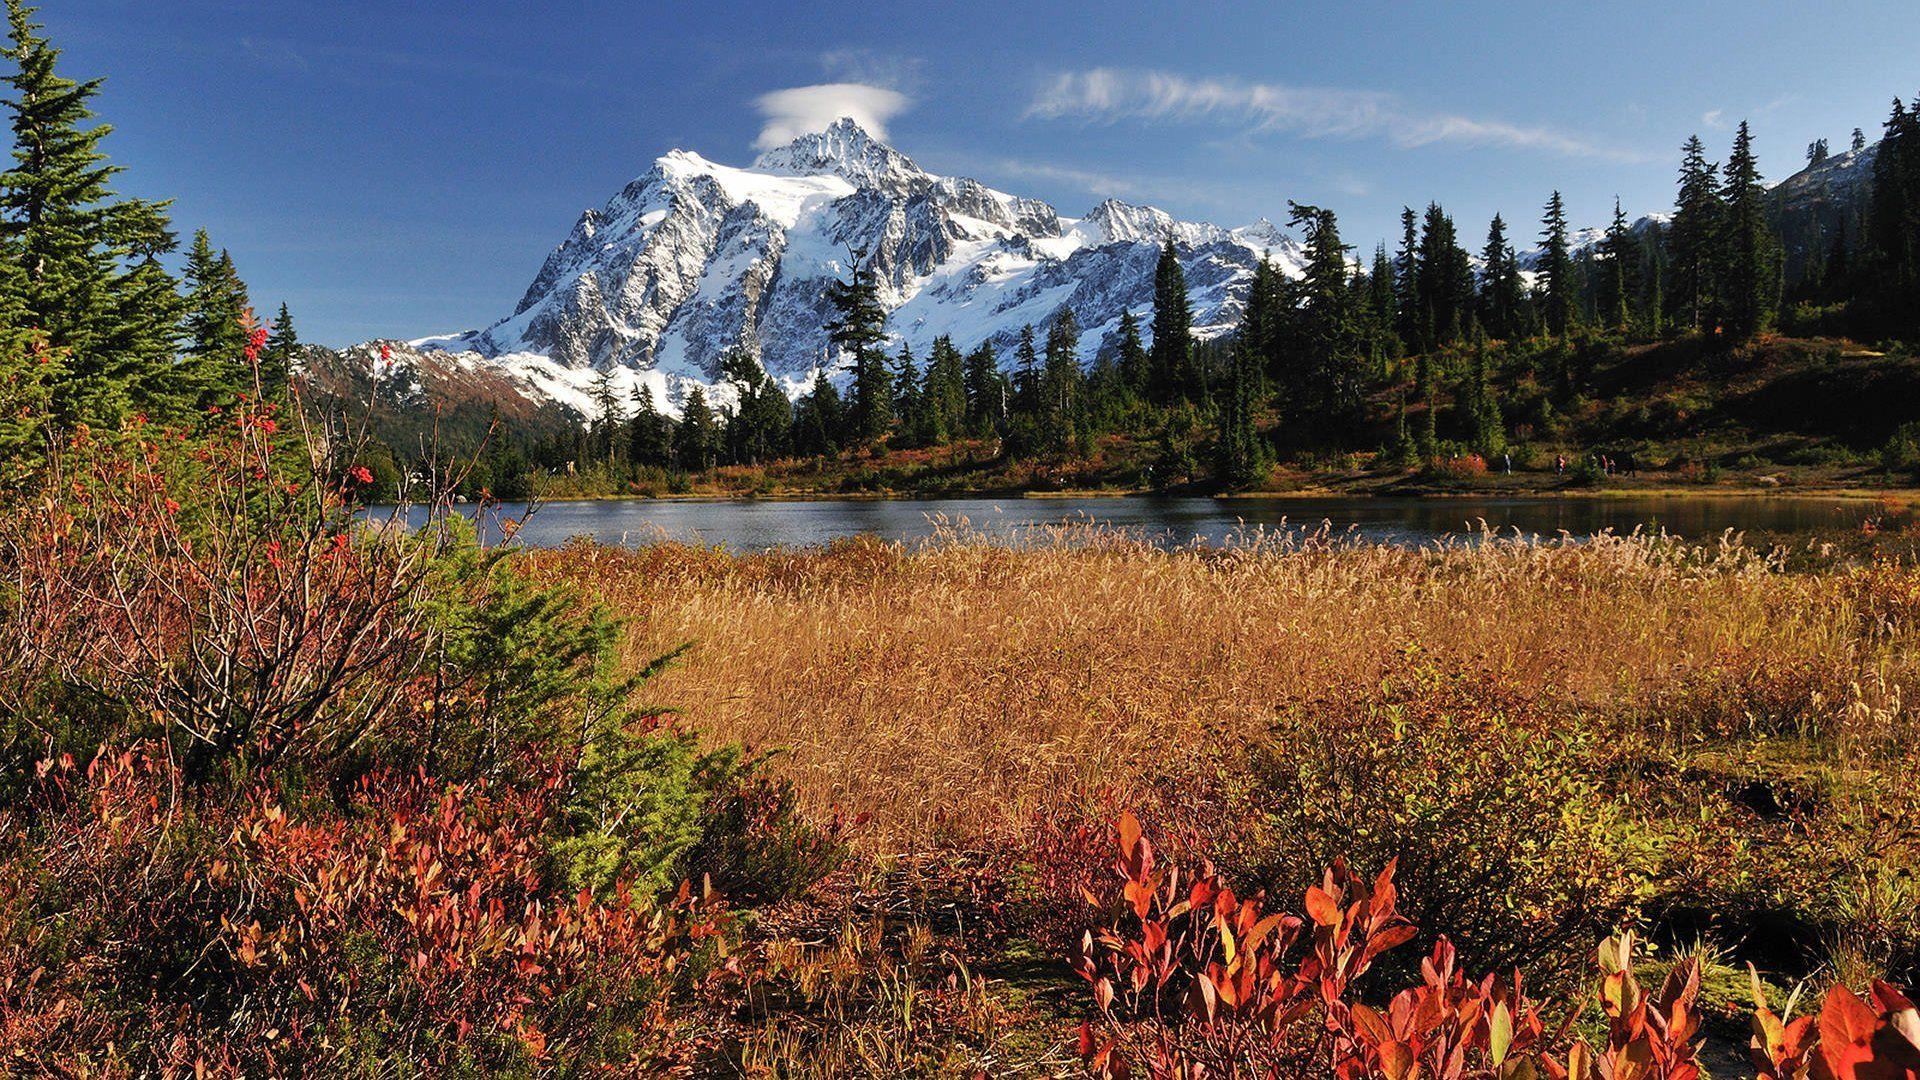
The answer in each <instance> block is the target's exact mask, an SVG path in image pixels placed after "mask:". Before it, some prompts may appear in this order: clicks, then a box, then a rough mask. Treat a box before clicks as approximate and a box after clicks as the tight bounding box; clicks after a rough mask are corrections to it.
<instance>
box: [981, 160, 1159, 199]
mask: <svg viewBox="0 0 1920 1080" xmlns="http://www.w3.org/2000/svg"><path fill="white" fill-rule="evenodd" d="M987 165H988V168H990V169H991V170H992V171H994V172H998V173H1000V174H1002V175H1005V176H1011V177H1016V178H1018V179H1021V180H1041V181H1047V182H1050V183H1056V184H1068V185H1070V186H1072V187H1076V188H1079V189H1080V190H1082V191H1086V192H1090V193H1092V194H1094V195H1102V196H1107V195H1110V196H1113V197H1115V198H1131V197H1133V196H1136V195H1138V194H1140V185H1138V184H1136V183H1134V182H1133V181H1131V180H1123V179H1121V178H1120V177H1117V176H1109V175H1107V174H1105V173H1097V172H1089V171H1087V170H1085V169H1074V168H1068V167H1066V166H1061V165H1049V164H1047V163H1045V162H1040V161H1022V160H1020V159H1018V158H995V159H993V160H992V161H990V162H988V163H987Z"/></svg>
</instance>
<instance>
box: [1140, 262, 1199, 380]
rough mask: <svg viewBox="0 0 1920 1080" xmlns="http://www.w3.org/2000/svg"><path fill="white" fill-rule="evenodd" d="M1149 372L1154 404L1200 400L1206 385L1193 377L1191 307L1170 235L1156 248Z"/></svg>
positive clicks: (1185, 280)
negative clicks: (1156, 261)
mask: <svg viewBox="0 0 1920 1080" xmlns="http://www.w3.org/2000/svg"><path fill="white" fill-rule="evenodd" d="M1147 355H1148V364H1149V367H1150V368H1151V370H1152V372H1153V375H1152V381H1151V387H1152V388H1151V393H1152V397H1153V400H1154V402H1155V403H1156V404H1160V405H1171V404H1174V403H1175V402H1179V401H1193V402H1198V401H1202V400H1204V399H1205V397H1206V387H1205V386H1204V385H1203V384H1202V383H1201V381H1200V380H1199V379H1198V378H1197V377H1196V372H1195V369H1194V363H1193V310H1192V308H1190V307H1189V306H1188V302H1187V275H1186V271H1184V270H1182V269H1181V268H1180V255H1179V253H1178V252H1177V251H1175V250H1174V246H1173V237H1171V236H1169V237H1167V241H1166V244H1165V245H1164V246H1162V247H1161V249H1160V261H1159V263H1158V264H1156V265H1155V267H1154V273H1153V345H1152V347H1151V349H1150V351H1149V352H1148V354H1147Z"/></svg>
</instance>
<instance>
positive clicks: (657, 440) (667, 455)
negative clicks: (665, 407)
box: [627, 380, 673, 469]
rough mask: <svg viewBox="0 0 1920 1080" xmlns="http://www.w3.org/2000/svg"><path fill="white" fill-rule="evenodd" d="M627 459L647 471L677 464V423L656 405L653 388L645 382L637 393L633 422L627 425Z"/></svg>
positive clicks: (637, 387) (634, 392)
mask: <svg viewBox="0 0 1920 1080" xmlns="http://www.w3.org/2000/svg"><path fill="white" fill-rule="evenodd" d="M627 456H628V458H629V459H630V460H632V462H633V463H634V464H635V465H638V466H641V467H643V468H651V469H664V468H666V467H667V466H669V465H671V464H672V463H673V422H672V421H670V420H668V419H667V418H666V417H665V416H662V415H661V414H660V410H659V409H657V408H655V407H654V404H653V387H652V386H649V385H648V384H647V383H646V382H645V381H644V380H643V381H642V382H641V383H640V384H639V385H638V386H636V387H635V388H634V391H633V419H632V420H630V421H628V424H627Z"/></svg>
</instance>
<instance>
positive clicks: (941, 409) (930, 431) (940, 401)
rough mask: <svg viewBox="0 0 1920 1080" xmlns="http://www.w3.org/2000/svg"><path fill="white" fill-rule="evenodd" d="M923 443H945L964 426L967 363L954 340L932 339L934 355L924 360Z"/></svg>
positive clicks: (945, 338) (943, 337) (965, 422)
mask: <svg viewBox="0 0 1920 1080" xmlns="http://www.w3.org/2000/svg"><path fill="white" fill-rule="evenodd" d="M921 402H922V406H923V413H924V416H925V423H926V425H927V430H926V433H925V434H926V440H927V441H928V442H931V443H944V442H946V441H947V440H948V439H951V438H953V437H954V436H955V435H958V434H959V433H960V432H961V431H963V430H964V429H965V427H966V424H967V376H966V361H965V359H963V358H962V357H961V355H960V350H959V349H956V348H954V345H953V339H952V338H949V337H945V336H941V337H938V338H935V339H934V342H933V353H932V355H931V357H929V359H928V360H927V379H926V385H925V388H924V389H923V391H922V393H921Z"/></svg>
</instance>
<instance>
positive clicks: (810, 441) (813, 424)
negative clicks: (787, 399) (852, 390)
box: [792, 369, 847, 457]
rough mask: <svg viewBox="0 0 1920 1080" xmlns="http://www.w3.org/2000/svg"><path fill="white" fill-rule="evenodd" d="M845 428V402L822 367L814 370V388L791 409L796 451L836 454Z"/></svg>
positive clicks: (818, 454) (812, 453)
mask: <svg viewBox="0 0 1920 1080" xmlns="http://www.w3.org/2000/svg"><path fill="white" fill-rule="evenodd" d="M846 429H847V419H846V403H845V402H844V401H843V400H842V399H841V397H840V390H839V388H837V387H835V386H834V385H833V380H832V379H829V378H827V373H826V371H825V369H816V370H815V371H814V373H813V387H812V389H810V390H809V391H808V392H807V393H806V394H805V395H804V396H803V397H801V399H800V401H799V402H798V404H797V405H796V406H795V408H794V414H793V427H792V433H793V434H792V439H793V448H794V451H795V452H796V453H800V454H806V455H809V456H815V457H818V456H823V455H827V454H834V453H838V452H839V451H840V450H841V448H842V447H843V446H844V443H843V442H842V438H843V435H844V433H845V431H846Z"/></svg>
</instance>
